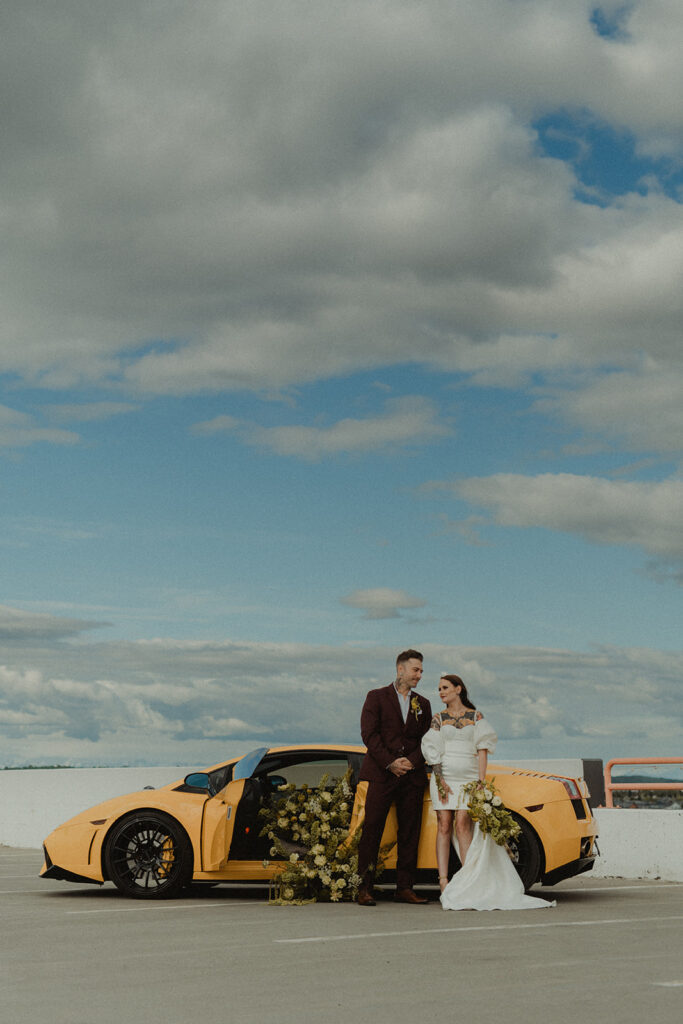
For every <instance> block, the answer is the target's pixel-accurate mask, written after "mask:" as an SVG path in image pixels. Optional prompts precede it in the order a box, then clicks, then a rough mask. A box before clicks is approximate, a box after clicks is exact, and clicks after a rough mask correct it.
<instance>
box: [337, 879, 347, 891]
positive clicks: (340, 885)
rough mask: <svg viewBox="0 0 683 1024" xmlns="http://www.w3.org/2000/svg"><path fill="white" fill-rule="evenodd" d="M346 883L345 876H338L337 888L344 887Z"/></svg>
mask: <svg viewBox="0 0 683 1024" xmlns="http://www.w3.org/2000/svg"><path fill="white" fill-rule="evenodd" d="M345 885H346V881H345V879H343V878H338V879H337V888H338V889H343V888H344V886H345Z"/></svg>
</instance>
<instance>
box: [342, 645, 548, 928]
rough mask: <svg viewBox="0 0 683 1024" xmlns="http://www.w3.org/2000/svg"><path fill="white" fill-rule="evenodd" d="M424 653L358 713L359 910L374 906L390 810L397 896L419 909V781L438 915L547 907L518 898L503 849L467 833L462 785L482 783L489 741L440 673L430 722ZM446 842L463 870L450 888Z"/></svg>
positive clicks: (456, 682)
mask: <svg viewBox="0 0 683 1024" xmlns="http://www.w3.org/2000/svg"><path fill="white" fill-rule="evenodd" d="M422 661H423V658H422V654H420V652H419V651H415V650H407V651H403V652H402V653H401V654H399V656H398V658H397V659H396V679H395V680H394V682H393V683H390V684H389V686H383V687H380V689H378V690H371V691H370V692H369V693H368V695H367V697H366V699H365V704H364V705H363V710H362V713H361V720H360V727H361V736H362V737H363V742H364V743H365V745H366V747H367V754H366V755H365V758H364V760H363V764H362V766H361V771H360V780H361V781H367V783H368V791H367V796H366V801H365V820H364V823H363V832H362V835H361V840H360V844H359V847H358V873H359V875H360V876H361V880H362V881H361V885H360V888H359V890H358V897H357V900H358V903H359V905H360V906H362V907H372V906H374V905H375V898H374V894H373V888H372V887H373V882H374V874H375V867H376V865H377V859H378V856H379V847H380V842H381V839H382V833H383V831H384V825H385V823H386V818H387V814H388V812H389V808H390V807H391V805H392V804H395V805H396V817H397V822H398V834H397V860H396V893H395V895H394V900H395V901H397V902H399V903H411V904H416V905H420V904H425V903H427V902H429V901H428V900H427V899H425V898H424V897H423V896H420V895H418V894H417V893H416V892H415V890H414V888H413V884H414V881H415V873H416V870H417V851H418V845H419V841H420V828H421V825H422V805H423V800H424V789H425V785H426V783H427V774H426V770H425V762H426V763H427V764H429V765H430V766H431V769H432V777H431V782H430V795H431V801H432V807H433V808H434V810H435V811H436V814H437V819H438V831H437V839H436V861H437V867H438V871H439V887H440V889H441V904H442V906H443V908H444V909H445V910H465V909H473V910H497V909H500V910H507V909H510V910H512V909H515V910H516V909H532V908H535V907H548V906H552V905H553V904H551V903H548V902H547V901H545V900H540V899H536V898H534V897H531V896H526V895H525V894H524V886H523V885H522V882H521V879H520V878H519V875H518V874H517V872H516V871H515V869H514V867H513V865H512V862H511V860H510V858H509V856H508V854H507V852H506V850H505V848H504V847H501V846H498V845H497V844H496V843H495V842H494V841H493V840H492V839H491V838H490V837H489V836H486V835H484V833H482V832H481V831H480V830H479V826H476V828H475V826H474V823H473V821H472V819H471V818H470V816H469V814H468V813H467V797H466V796H465V795H464V794H463V793H462V792H461V790H462V787H463V786H464V785H466V784H467V783H468V782H472V781H476V780H477V779H480V780H482V781H483V780H484V779H485V777H486V768H487V762H488V755H489V753H493V751H494V749H495V745H496V738H497V737H496V734H495V733H494V731H493V729H492V728H491V726H490V725H489V724H488V723H487V721H486V719H485V718H484V716H483V715H482V714H481V712H480V711H477V709H476V708H475V707H474V705H473V704H472V703H471V701H470V700H469V698H468V695H467V689H466V687H465V684H464V683H463V681H462V679H460V677H459V676H456V675H444V676H442V677H441V679H440V680H439V696H440V698H441V700H442V702H443V704H444V710H443V711H441V712H440V713H439V714H437V715H435V716H434V717H433V718H432V710H431V706H430V703H429V701H428V700H427V699H426V698H425V697H422V696H421V695H420V694H418V693H415V692H414V690H415V687H416V686H417V685H418V683H419V682H420V679H421V678H422ZM451 842H453V845H454V846H455V848H456V851H457V852H458V856H459V858H460V861H461V864H462V868H461V870H460V871H458V872H456V874H455V875H454V876H453V878H452V879H451V880H450V881H449V880H448V860H449V855H450V847H451Z"/></svg>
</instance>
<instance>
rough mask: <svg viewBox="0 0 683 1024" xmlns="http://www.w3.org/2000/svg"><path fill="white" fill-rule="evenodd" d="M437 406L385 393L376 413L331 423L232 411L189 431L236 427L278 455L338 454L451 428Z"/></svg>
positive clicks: (413, 440) (390, 446) (414, 440)
mask: <svg viewBox="0 0 683 1024" xmlns="http://www.w3.org/2000/svg"><path fill="white" fill-rule="evenodd" d="M437 411H438V410H437V407H436V405H435V403H434V402H432V401H430V399H428V398H423V397H421V396H420V395H405V396H403V397H402V398H390V399H387V401H386V402H385V404H384V411H383V412H382V413H381V414H380V415H378V416H372V417H366V418H365V419H352V418H350V417H349V418H347V419H343V420H338V421H337V422H336V423H333V424H332V425H331V426H303V425H296V426H291V425H288V426H280V427H261V426H258V425H257V424H255V423H248V422H246V421H240V420H238V419H236V418H235V417H233V416H216V417H214V418H213V419H211V420H207V421H206V422H204V423H195V424H194V425H193V427H192V432H193V433H195V434H204V435H210V434H217V433H221V432H223V431H237V432H238V433H239V434H240V436H241V437H242V439H243V440H244V442H245V443H246V444H249V445H253V446H254V447H257V448H265V449H267V450H269V451H273V452H276V453H277V454H278V455H285V456H295V457H297V458H301V459H307V460H310V461H317V460H318V459H322V458H325V457H327V456H333V455H340V454H350V455H353V454H357V453H360V452H375V451H387V450H389V451H391V450H394V449H399V448H402V447H404V446H406V445H411V444H421V443H424V442H425V441H428V440H432V439H433V438H437V437H444V436H445V435H447V434H449V433H450V432H451V431H450V428H449V427H448V426H446V425H445V424H442V423H439V422H438V418H437Z"/></svg>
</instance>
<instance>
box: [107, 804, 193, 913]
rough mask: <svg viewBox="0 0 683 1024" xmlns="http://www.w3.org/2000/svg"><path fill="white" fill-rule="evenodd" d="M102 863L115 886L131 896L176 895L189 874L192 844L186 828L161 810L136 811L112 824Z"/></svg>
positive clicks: (157, 897) (188, 878) (152, 898)
mask: <svg viewBox="0 0 683 1024" xmlns="http://www.w3.org/2000/svg"><path fill="white" fill-rule="evenodd" d="M104 866H105V869H106V872H107V875H108V877H109V878H110V879H111V881H112V882H113V883H114V885H115V886H116V888H117V889H120V891H121V892H122V893H124V894H125V895H126V896H132V897H133V898H134V899H141V900H158V899H168V898H170V897H173V896H177V895H178V893H179V892H180V890H181V889H182V888H183V887H184V886H186V885H187V884H188V883H189V882H190V879H191V877H192V847H191V845H190V841H189V839H188V838H187V834H186V833H185V830H184V829H183V828H182V827H181V826H180V825H179V823H178V822H177V821H175V820H174V819H173V818H170V817H168V815H166V814H162V813H161V812H160V811H137V812H136V813H134V814H129V815H127V816H126V817H125V818H122V819H121V820H120V821H118V822H117V823H116V825H114V828H113V829H112V831H111V832H110V833H109V836H108V837H107V841H106V846H105V851H104Z"/></svg>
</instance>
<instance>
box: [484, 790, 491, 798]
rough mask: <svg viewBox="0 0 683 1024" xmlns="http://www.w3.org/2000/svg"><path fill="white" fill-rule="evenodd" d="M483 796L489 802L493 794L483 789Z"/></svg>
mask: <svg viewBox="0 0 683 1024" xmlns="http://www.w3.org/2000/svg"><path fill="white" fill-rule="evenodd" d="M484 796H485V797H486V799H487V800H490V799H491V797H492V796H493V793H492V792H491V790H490V789H485V790H484Z"/></svg>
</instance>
